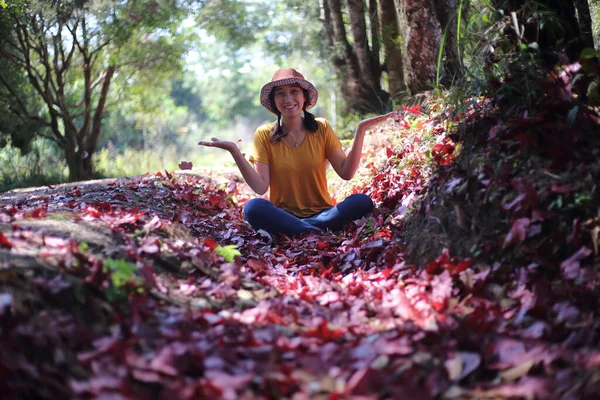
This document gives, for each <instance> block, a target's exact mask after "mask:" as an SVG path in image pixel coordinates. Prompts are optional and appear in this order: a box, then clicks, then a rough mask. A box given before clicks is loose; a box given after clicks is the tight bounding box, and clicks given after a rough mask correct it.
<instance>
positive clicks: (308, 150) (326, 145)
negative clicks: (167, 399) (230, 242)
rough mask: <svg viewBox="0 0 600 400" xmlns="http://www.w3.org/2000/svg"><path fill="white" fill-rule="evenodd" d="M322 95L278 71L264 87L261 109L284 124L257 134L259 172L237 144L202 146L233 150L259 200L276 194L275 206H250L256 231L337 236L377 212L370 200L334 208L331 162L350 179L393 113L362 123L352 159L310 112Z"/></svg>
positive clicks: (352, 199)
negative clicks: (368, 138)
mask: <svg viewBox="0 0 600 400" xmlns="http://www.w3.org/2000/svg"><path fill="white" fill-rule="evenodd" d="M318 96H319V94H318V92H317V89H316V88H315V87H314V85H313V84H312V83H310V82H309V81H307V80H306V79H304V76H302V74H300V73H299V72H298V71H296V70H294V69H292V68H287V69H280V70H277V71H276V72H275V75H274V76H273V79H272V80H271V81H270V82H268V83H267V84H265V85H264V86H263V87H262V89H261V91H260V102H261V104H262V105H263V106H264V107H265V108H266V109H267V110H269V111H270V112H272V113H273V114H275V115H277V121H276V122H273V123H271V124H268V125H264V126H261V127H259V128H258V129H257V130H256V132H255V134H254V145H253V158H254V168H253V167H252V166H251V165H250V163H248V161H246V159H245V158H244V156H243V155H242V153H241V151H240V149H239V148H238V147H237V145H236V144H235V143H233V142H230V141H222V140H219V139H217V138H212V141H210V142H204V141H203V142H200V143H198V144H200V145H203V146H212V147H218V148H221V149H225V150H227V151H229V152H230V153H231V155H232V156H233V158H234V160H235V162H236V164H237V166H238V168H239V169H240V172H241V173H242V176H243V177H244V180H245V181H246V183H247V184H248V185H249V186H250V187H251V188H252V190H254V191H255V192H256V193H258V194H259V195H262V194H264V193H266V192H267V189H270V192H269V199H270V201H269V200H265V199H262V198H257V199H252V200H250V201H249V202H248V203H247V204H246V206H245V207H244V216H245V217H246V220H247V221H248V222H249V223H250V225H251V226H252V227H253V228H254V229H255V230H257V231H259V230H264V231H267V232H268V233H270V234H278V233H283V234H286V235H295V234H300V233H303V232H311V231H314V232H320V231H323V230H326V229H330V230H333V231H337V230H341V229H343V228H344V225H345V224H346V223H348V222H350V221H353V220H356V219H360V218H362V217H364V216H365V215H367V214H369V213H370V212H372V211H373V202H372V200H371V199H370V198H369V197H368V196H366V195H364V194H353V195H351V196H349V197H348V198H346V199H345V200H344V201H342V202H341V203H339V204H337V205H335V206H334V204H333V201H332V199H331V196H330V195H329V193H328V191H327V181H326V178H325V172H326V169H327V161H329V163H330V164H331V166H332V167H333V169H334V170H335V172H336V173H337V174H338V175H339V176H340V177H341V178H343V179H345V180H349V179H351V178H352V177H353V176H354V173H355V172H356V169H357V168H358V164H359V162H360V157H361V151H362V147H363V141H364V137H365V133H366V131H367V130H368V129H369V128H371V127H373V126H374V125H376V124H378V123H380V122H382V121H384V120H385V119H387V118H389V117H390V116H391V115H393V114H394V113H393V112H392V113H389V114H386V115H382V116H378V117H374V118H369V119H365V120H363V121H361V122H360V123H359V124H358V128H357V130H356V134H355V137H354V141H353V142H352V147H351V148H350V152H349V153H348V155H346V154H345V153H344V151H343V150H342V144H341V143H340V141H339V139H338V138H337V136H336V135H335V132H334V131H333V129H332V127H331V125H329V123H328V122H327V121H326V120H325V119H321V118H315V117H314V115H313V114H311V113H309V112H308V111H307V110H308V109H310V108H311V107H313V106H314V105H315V104H316V103H317V99H318Z"/></svg>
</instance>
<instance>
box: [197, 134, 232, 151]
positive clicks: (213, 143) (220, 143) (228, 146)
mask: <svg viewBox="0 0 600 400" xmlns="http://www.w3.org/2000/svg"><path fill="white" fill-rule="evenodd" d="M198 144H199V145H200V146H207V147H218V148H219V149H223V150H227V151H228V152H230V153H233V152H234V151H235V150H239V148H238V146H237V144H235V143H234V142H230V141H228V140H219V139H217V138H216V137H214V138H211V139H210V142H206V141H200V142H198Z"/></svg>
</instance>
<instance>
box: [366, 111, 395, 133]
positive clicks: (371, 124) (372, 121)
mask: <svg viewBox="0 0 600 400" xmlns="http://www.w3.org/2000/svg"><path fill="white" fill-rule="evenodd" d="M394 115H398V111H392V112H389V113H387V114H384V115H378V116H377V117H372V118H367V119H363V120H362V121H360V122H359V123H358V131H361V130H362V131H363V132H366V131H367V130H369V129H371V128H372V127H374V126H375V125H377V124H379V123H381V122H383V121H385V120H386V119H388V118H390V117H392V116H394Z"/></svg>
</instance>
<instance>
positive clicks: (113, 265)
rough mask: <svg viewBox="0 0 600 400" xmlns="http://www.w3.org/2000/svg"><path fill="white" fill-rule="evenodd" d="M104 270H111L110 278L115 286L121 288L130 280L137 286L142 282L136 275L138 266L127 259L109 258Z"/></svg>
mask: <svg viewBox="0 0 600 400" xmlns="http://www.w3.org/2000/svg"><path fill="white" fill-rule="evenodd" d="M104 270H105V272H110V280H111V282H112V284H113V286H114V287H115V288H121V287H123V286H125V285H126V284H128V283H130V282H131V283H134V284H135V285H136V286H137V285H139V284H140V283H141V281H140V279H139V278H138V277H136V275H135V272H136V271H137V266H136V265H135V264H131V263H129V262H127V261H125V260H121V259H119V260H114V259H112V258H108V259H107V260H106V261H105V262H104Z"/></svg>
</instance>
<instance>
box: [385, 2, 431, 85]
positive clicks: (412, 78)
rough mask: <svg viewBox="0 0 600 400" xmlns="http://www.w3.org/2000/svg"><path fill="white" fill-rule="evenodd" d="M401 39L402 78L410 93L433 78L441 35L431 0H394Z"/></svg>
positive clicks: (429, 83) (429, 82)
mask: <svg viewBox="0 0 600 400" xmlns="http://www.w3.org/2000/svg"><path fill="white" fill-rule="evenodd" d="M395 2H396V9H397V12H398V17H399V26H400V35H401V36H402V40H403V42H402V43H403V47H402V57H403V60H404V63H403V66H404V82H405V83H406V87H407V88H408V90H409V91H410V92H411V93H418V92H422V91H424V90H427V89H428V88H429V87H430V85H431V83H433V81H434V80H435V74H436V61H435V60H436V57H437V54H438V48H439V44H440V39H441V36H442V30H441V25H440V22H439V20H438V17H437V13H436V10H435V7H434V4H433V1H432V0H395Z"/></svg>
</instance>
